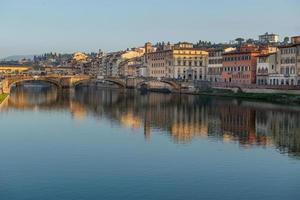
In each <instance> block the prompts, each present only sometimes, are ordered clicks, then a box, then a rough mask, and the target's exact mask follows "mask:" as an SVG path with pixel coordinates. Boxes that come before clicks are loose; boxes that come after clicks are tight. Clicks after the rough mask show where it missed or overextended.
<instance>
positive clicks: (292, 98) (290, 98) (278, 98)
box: [195, 89, 300, 105]
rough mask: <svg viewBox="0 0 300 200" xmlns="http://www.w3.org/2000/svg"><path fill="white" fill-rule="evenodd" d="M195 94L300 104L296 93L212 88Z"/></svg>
mask: <svg viewBox="0 0 300 200" xmlns="http://www.w3.org/2000/svg"><path fill="white" fill-rule="evenodd" d="M195 94H199V95H209V96H220V97H230V98H238V99H247V100H256V101H266V102H273V103H280V104H298V105H300V95H295V94H282V93H275V94H272V93H245V92H233V91H230V90H223V89H210V90H205V91H199V92H197V93H195Z"/></svg>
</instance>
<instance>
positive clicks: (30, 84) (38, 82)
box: [9, 79, 61, 92]
mask: <svg viewBox="0 0 300 200" xmlns="http://www.w3.org/2000/svg"><path fill="white" fill-rule="evenodd" d="M20 86H24V87H25V88H35V89H36V90H39V89H40V90H41V89H45V88H49V87H53V86H54V87H56V89H60V88H61V86H60V85H59V83H57V82H55V81H52V80H47V79H26V80H19V81H15V82H13V83H10V84H9V91H10V92H11V91H13V90H15V89H16V88H18V87H20Z"/></svg>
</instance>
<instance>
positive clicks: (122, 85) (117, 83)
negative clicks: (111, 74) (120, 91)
mask: <svg viewBox="0 0 300 200" xmlns="http://www.w3.org/2000/svg"><path fill="white" fill-rule="evenodd" d="M104 81H106V82H110V83H114V84H116V85H118V86H120V87H121V88H126V82H124V81H122V80H119V79H114V78H106V79H104Z"/></svg>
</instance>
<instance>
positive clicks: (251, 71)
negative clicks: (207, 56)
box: [222, 44, 260, 84]
mask: <svg viewBox="0 0 300 200" xmlns="http://www.w3.org/2000/svg"><path fill="white" fill-rule="evenodd" d="M259 52H260V51H259V48H258V47H257V46H255V45H252V44H245V45H243V46H241V47H240V48H238V49H237V50H235V51H230V52H226V53H224V54H223V70H222V81H223V82H227V83H236V84H255V83H256V65H257V58H256V56H257V55H259Z"/></svg>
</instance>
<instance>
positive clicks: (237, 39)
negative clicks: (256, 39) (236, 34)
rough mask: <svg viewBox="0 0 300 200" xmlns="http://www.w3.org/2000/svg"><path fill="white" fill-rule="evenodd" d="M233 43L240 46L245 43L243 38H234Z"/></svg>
mask: <svg viewBox="0 0 300 200" xmlns="http://www.w3.org/2000/svg"><path fill="white" fill-rule="evenodd" d="M235 41H236V42H237V43H238V44H239V45H240V46H241V45H242V43H243V42H244V41H245V39H244V38H236V39H235Z"/></svg>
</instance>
